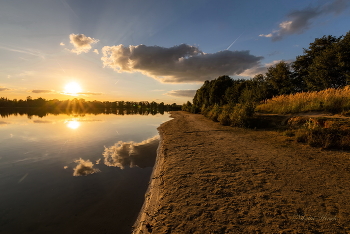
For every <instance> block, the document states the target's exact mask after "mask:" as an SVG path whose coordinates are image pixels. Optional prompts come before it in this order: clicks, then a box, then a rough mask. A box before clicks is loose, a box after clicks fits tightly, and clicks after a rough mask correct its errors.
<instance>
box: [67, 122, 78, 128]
mask: <svg viewBox="0 0 350 234" xmlns="http://www.w3.org/2000/svg"><path fill="white" fill-rule="evenodd" d="M66 125H67V127H68V128H70V129H77V128H79V127H80V123H79V121H77V120H69V121H66Z"/></svg>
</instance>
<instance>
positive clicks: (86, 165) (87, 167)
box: [73, 158, 100, 176]
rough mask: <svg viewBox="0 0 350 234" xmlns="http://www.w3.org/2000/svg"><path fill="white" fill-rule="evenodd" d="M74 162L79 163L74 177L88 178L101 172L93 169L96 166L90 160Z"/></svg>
mask: <svg viewBox="0 0 350 234" xmlns="http://www.w3.org/2000/svg"><path fill="white" fill-rule="evenodd" d="M74 162H76V163H79V164H78V165H77V166H76V167H75V168H74V169H73V170H74V172H73V176H87V175H90V174H94V173H97V172H100V170H99V169H96V168H93V167H94V164H93V163H92V162H91V161H90V160H89V159H88V160H84V159H82V158H80V159H78V160H75V161H74Z"/></svg>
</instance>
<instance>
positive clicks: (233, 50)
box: [0, 0, 350, 104]
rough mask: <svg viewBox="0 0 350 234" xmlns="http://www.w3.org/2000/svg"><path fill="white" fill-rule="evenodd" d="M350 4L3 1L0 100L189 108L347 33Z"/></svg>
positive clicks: (319, 0) (338, 0)
mask: <svg viewBox="0 0 350 234" xmlns="http://www.w3.org/2000/svg"><path fill="white" fill-rule="evenodd" d="M348 2H349V1H347V0H332V1H330V0H304V1H296V0H264V1H261V0H259V1H258V0H256V1H253V0H247V1H236V0H231V1H228V0H215V1H213V0H176V1H173V0H167V1H165V0H149V1H147V0H132V1H130V0H128V1H127V0H123V1H120V0H114V1H112V0H99V1H92V0H45V1H44V0H11V1H1V3H0V6H1V7H0V22H1V23H0V32H1V34H0V97H8V98H11V99H13V98H17V99H25V98H26V97H27V96H32V97H33V98H37V97H43V98H46V99H53V98H58V99H61V100H62V99H67V98H84V99H86V100H102V101H118V100H125V101H157V102H161V101H164V102H165V103H173V102H176V103H178V104H182V103H184V102H186V101H187V100H192V98H193V94H194V90H196V89H198V88H199V87H200V86H201V85H202V84H203V81H204V80H207V79H215V78H217V77H218V76H220V75H229V76H231V77H232V78H234V79H236V78H246V79H249V78H250V77H253V76H254V75H255V74H257V73H259V72H260V73H261V72H264V71H265V70H266V67H268V66H270V65H271V64H274V63H276V61H280V60H285V61H293V60H294V59H295V57H296V56H298V55H301V54H302V53H303V48H307V47H308V45H309V43H311V42H313V41H314V40H315V38H319V37H322V36H323V35H333V36H341V35H345V34H346V33H347V32H348V31H349V30H350V28H349V22H350V20H349V19H350V2H349V3H348ZM233 42H234V43H233ZM232 43H233V44H232ZM230 45H231V46H230ZM227 49H228V50H227ZM71 82H75V86H78V87H79V88H78V89H76V90H75V91H74V90H73V91H72V90H71V91H70V92H69V88H67V84H69V83H71ZM68 87H69V86H68ZM70 87H72V86H70Z"/></svg>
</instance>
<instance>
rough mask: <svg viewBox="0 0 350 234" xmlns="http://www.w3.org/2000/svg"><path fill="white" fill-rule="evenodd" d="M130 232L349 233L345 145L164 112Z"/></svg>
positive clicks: (349, 167) (349, 155) (349, 158)
mask: <svg viewBox="0 0 350 234" xmlns="http://www.w3.org/2000/svg"><path fill="white" fill-rule="evenodd" d="M171 114H172V115H171V117H173V118H174V119H172V120H170V121H168V122H165V123H163V124H162V125H161V126H160V127H159V128H158V130H159V133H160V135H161V139H162V141H161V144H160V146H159V149H158V156H157V161H156V165H155V167H154V171H153V174H152V178H151V181H150V185H149V189H148V192H147V193H146V194H145V203H144V206H143V209H142V210H141V212H140V215H139V219H138V221H137V222H136V223H135V225H134V230H133V233H135V234H136V233H155V234H158V233H179V234H180V233H182V234H183V233H198V234H202V233H349V232H350V152H349V151H327V150H322V149H320V148H312V147H310V146H308V145H305V144H301V143H297V142H295V141H294V140H293V139H291V138H289V137H287V136H283V135H281V134H280V133H278V132H274V131H265V130H248V129H241V128H233V127H228V126H222V125H220V124H219V123H216V122H212V121H211V120H208V119H206V118H205V117H204V116H202V115H199V114H190V113H188V112H183V111H174V112H171Z"/></svg>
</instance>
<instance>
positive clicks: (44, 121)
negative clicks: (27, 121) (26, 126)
mask: <svg viewBox="0 0 350 234" xmlns="http://www.w3.org/2000/svg"><path fill="white" fill-rule="evenodd" d="M33 123H52V121H49V120H41V119H36V120H33Z"/></svg>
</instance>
